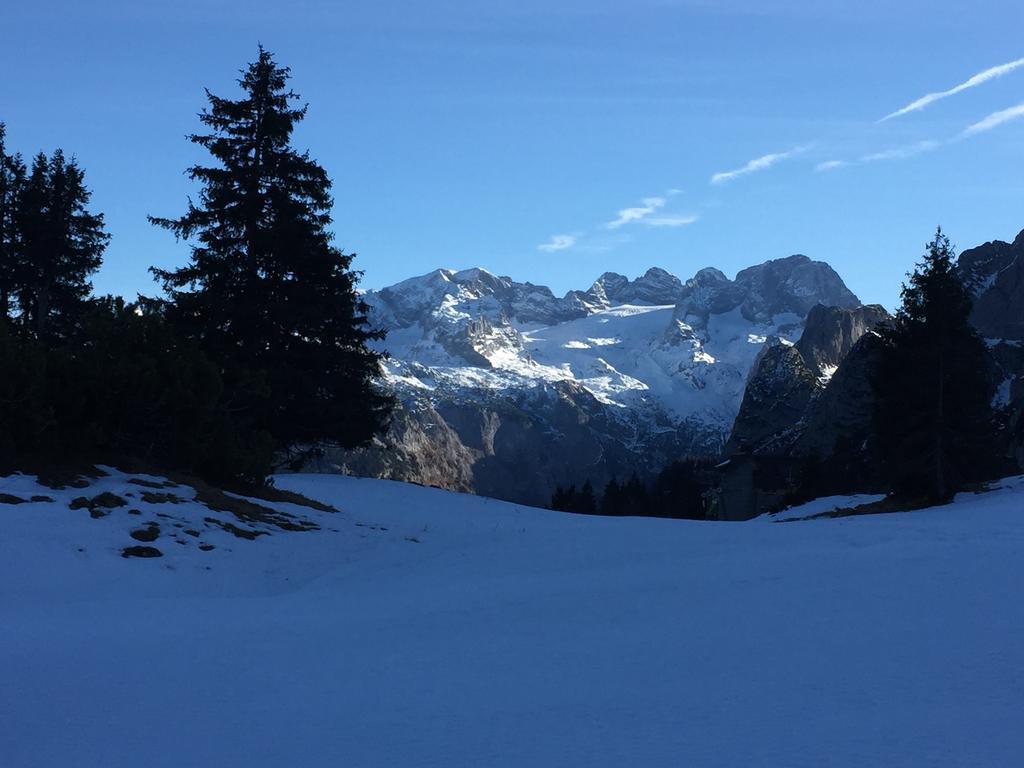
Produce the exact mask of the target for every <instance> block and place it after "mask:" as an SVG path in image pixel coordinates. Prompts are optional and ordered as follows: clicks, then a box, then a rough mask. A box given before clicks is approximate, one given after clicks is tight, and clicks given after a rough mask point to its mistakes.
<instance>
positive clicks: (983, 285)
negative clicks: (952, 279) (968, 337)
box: [957, 231, 1024, 341]
mask: <svg viewBox="0 0 1024 768" xmlns="http://www.w3.org/2000/svg"><path fill="white" fill-rule="evenodd" d="M957 271H958V272H959V274H960V277H961V279H962V280H963V281H964V283H965V284H966V285H967V287H968V289H969V290H970V291H971V293H972V294H973V295H974V310H973V312H972V314H971V322H972V323H974V326H975V327H976V328H977V329H978V331H979V332H980V333H981V334H982V336H985V337H986V338H990V339H1009V340H1015V341H1020V340H1024V231H1022V232H1021V233H1020V234H1018V235H1017V237H1016V238H1015V239H1014V241H1013V242H1012V243H1005V242H1003V241H1001V240H993V241H992V242H989V243H985V244H984V245H979V246H978V247H977V248H970V249H968V250H966V251H964V252H963V253H961V254H960V257H959V258H958V259H957Z"/></svg>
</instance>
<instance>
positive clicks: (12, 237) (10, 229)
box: [0, 123, 25, 321]
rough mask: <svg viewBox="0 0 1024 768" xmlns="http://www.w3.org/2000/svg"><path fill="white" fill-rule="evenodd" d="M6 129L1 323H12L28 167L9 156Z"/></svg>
mask: <svg viewBox="0 0 1024 768" xmlns="http://www.w3.org/2000/svg"><path fill="white" fill-rule="evenodd" d="M6 138H7V126H6V125H4V124H3V123H0V321H4V320H8V319H10V317H11V315H12V312H13V309H14V308H13V306H12V299H13V297H14V295H15V292H16V291H17V289H18V285H19V281H20V279H21V275H22V271H23V269H22V260H21V249H20V237H19V236H18V227H17V224H16V214H17V210H18V200H19V198H20V196H21V190H22V188H23V187H24V185H25V163H24V162H22V160H21V157H20V156H19V155H9V154H7V147H6Z"/></svg>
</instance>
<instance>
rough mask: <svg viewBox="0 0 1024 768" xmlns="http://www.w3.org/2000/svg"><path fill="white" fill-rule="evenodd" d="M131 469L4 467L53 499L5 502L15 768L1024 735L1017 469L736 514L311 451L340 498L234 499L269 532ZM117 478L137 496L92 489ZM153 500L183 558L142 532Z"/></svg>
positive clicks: (769, 748) (852, 756)
mask: <svg viewBox="0 0 1024 768" xmlns="http://www.w3.org/2000/svg"><path fill="white" fill-rule="evenodd" d="M144 479H146V480H148V481H153V480H155V478H144ZM128 480H129V476H126V475H121V474H120V473H116V472H111V474H110V475H109V476H107V477H105V478H101V479H100V480H98V481H96V482H95V483H94V484H93V486H92V487H91V488H88V489H79V490H75V489H67V490H50V489H47V488H41V487H38V486H36V485H35V484H34V483H33V482H31V480H30V479H29V478H24V477H19V476H12V477H8V478H0V494H10V495H14V496H18V497H22V498H26V497H28V496H30V495H46V496H49V497H50V498H52V499H53V501H52V502H47V501H37V502H29V503H23V504H17V505H9V504H0V765H2V766H4V768H21V767H22V766H76V767H79V766H83V767H84V766H103V768H115V767H116V766H173V767H174V768H180V767H181V766H217V768H226V767H227V766H247V767H249V766H342V765H344V766H446V767H447V766H588V767H590V766H856V767H857V768H860V767H861V766H867V765H872V766H873V765H884V766H1013V765H1020V764H1021V760H1022V757H1024V729H1021V727H1020V718H1021V713H1022V712H1024V602H1022V601H1021V599H1020V586H1021V584H1024V479H1022V478H1017V479H1012V480H1008V481H1006V482H1004V483H1003V484H1002V487H1001V488H1000V489H998V490H995V491H992V492H990V493H987V494H983V495H977V496H965V497H962V498H959V499H958V500H957V503H955V504H953V505H950V506H948V507H944V508H939V509H932V510H924V511H919V512H914V513H905V514H890V515H877V516H862V517H852V518H840V519H822V520H813V521H804V522H789V523H781V524H771V523H768V522H767V521H763V520H762V521H754V522H752V523H747V524H743V523H739V524H718V523H695V522H683V521H670V520H653V519H639V518H632V519H607V518H595V517H583V516H571V515H564V514H559V513H554V512H547V511H544V510H537V509H530V508H525V507H518V506H514V505H511V504H507V503H502V502H497V501H491V500H488V499H482V498H477V497H472V496H463V495H457V494H452V493H447V492H444V491H440V490H435V489H430V488H420V487H416V486H409V485H402V484H398V483H392V482H387V481H377V480H365V479H355V478H348V477H335V476H309V475H292V476H283V477H280V478H279V479H278V485H279V487H282V488H286V489H293V490H297V491H300V492H302V493H305V494H307V495H308V496H310V497H313V498H317V499H320V500H323V501H326V502H329V503H331V504H333V505H335V506H336V507H337V508H338V509H339V510H340V511H339V512H335V513H332V512H319V511H315V510H310V509H308V508H305V507H300V506H296V505H288V504H276V505H274V506H275V507H276V508H277V509H279V510H281V511H283V512H287V513H289V514H292V515H294V516H295V518H296V519H301V520H305V521H308V522H310V523H315V524H316V525H318V526H319V530H315V531H304V532H285V531H281V530H278V529H276V528H274V527H273V526H265V525H261V524H258V523H256V524H243V523H242V522H241V521H237V520H235V521H234V523H236V524H237V525H238V526H239V527H242V528H245V529H246V530H254V531H255V530H265V531H266V532H267V534H268V535H260V536H258V537H257V538H256V539H255V540H251V541H250V540H247V539H242V538H237V537H236V536H234V535H233V534H232V533H231V532H230V531H225V530H224V529H223V523H225V522H229V521H230V520H231V516H230V515H229V514H227V513H217V512H214V513H211V511H210V510H209V509H207V508H205V507H203V506H201V505H199V504H197V503H196V502H193V501H190V500H189V499H191V493H190V492H189V490H188V489H183V488H169V489H166V491H164V490H161V491H152V492H156V493H165V492H166V493H170V494H172V495H175V496H177V497H178V498H179V503H173V502H171V501H162V502H159V503H146V502H145V501H143V498H142V492H143V491H149V490H151V489H147V488H145V487H142V486H138V485H135V484H132V483H129V482H128ZM101 491H110V492H111V493H114V494H117V495H119V496H121V497H122V498H125V500H126V501H128V502H129V503H128V505H126V506H124V507H117V508H112V509H110V510H109V514H106V515H103V516H99V517H96V518H93V517H92V516H90V513H89V510H88V509H85V508H81V509H75V510H71V509H69V501H71V500H72V499H74V498H75V497H78V496H83V495H84V496H88V497H94V496H95V495H96V494H98V493H99V492H101ZM128 494H132V495H131V496H128ZM149 498H150V499H151V500H153V499H155V498H156V497H152V496H151V497H149ZM833 503H836V502H835V501H834V500H833V501H830V502H829V504H833ZM825 506H826V507H827V506H828V505H827V504H826V505H825ZM818 507H822V505H821V504H820V503H819V504H818ZM130 509H137V510H138V511H139V512H140V513H141V514H139V515H132V514H130V512H129V510H130ZM809 509H810V508H807V509H804V510H802V512H803V513H804V514H810V513H812V512H809V511H808V510H809ZM815 509H817V507H815ZM102 511H106V510H102ZM818 511H821V510H818ZM800 513H801V510H792V511H790V513H789V516H794V517H795V516H800ZM97 514H100V513H99V512H98V513H97ZM159 515H166V517H160V516H159ZM211 517H212V518H213V519H215V520H218V521H219V522H217V523H211V522H209V521H208V520H207V518H211ZM148 522H156V523H158V524H159V525H160V529H161V532H160V536H159V538H157V540H156V541H154V542H152V545H154V546H157V547H159V548H160V550H161V551H162V553H163V555H164V556H163V557H160V558H151V559H125V558H123V557H121V551H122V548H123V547H125V546H128V545H133V544H137V543H138V542H135V541H133V540H132V539H131V538H130V537H129V531H131V530H133V529H138V528H139V527H141V526H144V525H145V524H146V523H148ZM177 526H181V527H177ZM188 530H192V531H195V533H196V534H197V535H195V536H193V535H192V534H189V533H185V531H188ZM178 539H180V540H183V541H184V542H185V543H184V544H179V543H178V542H177V540H178ZM200 545H203V546H204V547H207V549H205V550H204V549H200ZM210 545H213V547H214V548H213V549H208V547H209V546H210Z"/></svg>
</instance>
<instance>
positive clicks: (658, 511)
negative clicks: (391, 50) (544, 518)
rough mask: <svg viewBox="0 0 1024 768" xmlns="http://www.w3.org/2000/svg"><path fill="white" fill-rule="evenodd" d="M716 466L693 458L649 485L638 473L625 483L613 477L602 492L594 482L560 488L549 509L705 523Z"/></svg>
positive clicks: (671, 466) (664, 471)
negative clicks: (597, 489) (703, 521)
mask: <svg viewBox="0 0 1024 768" xmlns="http://www.w3.org/2000/svg"><path fill="white" fill-rule="evenodd" d="M716 463H717V459H711V458H707V457H698V456H689V457H686V458H684V459H678V460H676V461H673V462H671V463H670V464H669V465H668V466H666V467H665V468H664V469H662V470H661V471H660V472H658V474H657V475H655V476H654V478H652V479H651V480H650V481H649V482H644V481H643V480H641V479H640V477H639V475H637V474H636V473H635V472H634V473H632V474H631V475H630V477H629V478H628V479H627V480H625V481H622V482H620V481H619V480H618V479H617V478H614V477H613V478H612V479H611V480H609V481H608V482H607V483H606V484H605V486H604V488H603V489H601V490H600V492H598V491H595V490H594V486H593V484H592V483H591V482H590V480H585V481H584V482H583V484H582V485H581V486H579V488H577V486H576V485H575V484H570V485H568V486H558V487H557V488H556V489H555V492H554V493H553V494H552V496H551V502H550V504H548V507H549V508H550V509H556V510H559V511H562V512H576V513H579V514H588V515H612V516H635V515H641V516H645V517H673V518H679V519H685V520H703V519H705V517H706V513H707V498H706V493H707V491H709V490H710V489H711V487H712V486H713V482H714V466H715V464H716Z"/></svg>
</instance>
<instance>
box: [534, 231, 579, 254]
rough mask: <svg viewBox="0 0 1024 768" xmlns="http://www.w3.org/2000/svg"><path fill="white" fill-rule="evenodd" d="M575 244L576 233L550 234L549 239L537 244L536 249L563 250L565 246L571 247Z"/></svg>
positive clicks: (544, 250) (552, 251) (545, 251)
mask: <svg viewBox="0 0 1024 768" xmlns="http://www.w3.org/2000/svg"><path fill="white" fill-rule="evenodd" d="M574 245H576V235H552V236H551V239H550V240H549V241H548V242H546V243H542V244H541V245H538V246H537V250H538V251H543V252H544V253H554V252H555V251H564V250H566V249H567V248H572V247H573V246H574Z"/></svg>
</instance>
